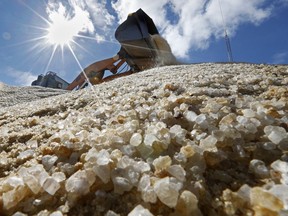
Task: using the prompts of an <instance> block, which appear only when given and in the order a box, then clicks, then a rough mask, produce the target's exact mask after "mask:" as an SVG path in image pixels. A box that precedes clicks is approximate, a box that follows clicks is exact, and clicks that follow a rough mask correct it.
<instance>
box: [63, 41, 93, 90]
mask: <svg viewBox="0 0 288 216" xmlns="http://www.w3.org/2000/svg"><path fill="white" fill-rule="evenodd" d="M67 46H68V48H69V50H70V51H71V53H72V55H73V57H74V59H75V61H76V62H77V64H78V66H79V67H80V69H81V73H82V74H83V75H84V77H85V79H86V81H87V82H88V85H89V86H90V87H91V88H92V90H93V91H94V88H93V85H92V84H91V83H90V81H89V78H88V77H87V75H86V73H85V72H84V68H83V67H82V65H81V64H80V62H79V60H78V58H77V56H76V55H75V53H74V51H73V49H72V47H71V45H70V44H67Z"/></svg>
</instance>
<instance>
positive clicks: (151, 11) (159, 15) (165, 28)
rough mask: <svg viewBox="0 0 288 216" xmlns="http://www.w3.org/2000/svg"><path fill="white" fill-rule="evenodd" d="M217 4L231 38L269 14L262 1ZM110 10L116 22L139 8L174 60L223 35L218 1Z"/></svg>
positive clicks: (130, 4)
mask: <svg viewBox="0 0 288 216" xmlns="http://www.w3.org/2000/svg"><path fill="white" fill-rule="evenodd" d="M219 1H220V0H219ZM220 2H221V6H222V11H223V16H224V20H225V26H226V27H227V30H228V32H229V34H231V35H234V34H235V32H236V30H237V29H238V27H239V26H240V25H241V24H243V23H252V24H254V25H258V24H260V23H261V22H263V20H265V19H266V18H268V17H269V16H270V14H271V8H270V7H263V5H264V3H266V2H267V1H266V0H249V1H245V3H243V1H242V0H233V1H231V0H221V1H220ZM113 7H114V9H115V10H116V12H117V14H118V16H119V20H120V21H123V20H124V19H125V18H126V17H127V15H128V14H129V13H131V12H133V11H136V10H137V9H139V8H142V9H143V10H144V11H145V12H146V13H147V14H148V15H149V16H150V17H151V18H152V19H153V20H154V22H155V24H156V25H157V27H158V28H159V30H160V33H161V34H162V35H163V36H164V37H165V38H166V39H167V40H168V42H169V43H170V45H171V48H172V51H173V53H174V54H175V55H176V56H178V57H187V55H188V52H189V50H191V49H205V48H207V47H208V46H209V40H210V39H211V38H212V37H216V38H219V37H220V36H221V35H223V32H224V29H223V22H222V17H221V12H220V7H219V3H218V0H210V1H209V0H198V1H192V0H158V1H155V0H147V1H142V0H133V1H130V0H116V1H115V2H114V3H113ZM169 7H170V8H169ZM167 8H169V10H170V11H173V12H174V13H175V17H179V19H178V20H177V21H176V22H175V21H173V22H172V21H171V20H170V21H169V19H167Z"/></svg>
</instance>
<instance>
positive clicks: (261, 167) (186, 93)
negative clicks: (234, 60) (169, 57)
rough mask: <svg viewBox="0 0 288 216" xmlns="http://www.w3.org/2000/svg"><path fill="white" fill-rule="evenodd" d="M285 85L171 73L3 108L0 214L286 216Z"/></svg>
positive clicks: (191, 69) (188, 68)
mask: <svg viewBox="0 0 288 216" xmlns="http://www.w3.org/2000/svg"><path fill="white" fill-rule="evenodd" d="M287 85H288V67H287V66H280V65H256V64H255V65H252V64H196V65H178V66H171V67H162V68H154V69H152V70H148V71H144V72H141V73H137V74H133V75H131V76H128V77H122V78H119V79H116V80H114V81H111V82H107V83H103V84H100V85H97V86H95V87H94V88H93V89H85V90H81V91H76V92H71V93H66V94H62V95H58V96H54V97H49V98H45V99H40V100H36V101H31V102H27V103H21V104H16V105H14V106H10V107H6V108H5V107H4V108H3V107H2V108H1V109H0V212H1V214H4V215H12V214H13V213H15V212H18V213H19V214H20V212H22V213H25V214H28V215H49V214H52V213H53V215H84V214H86V215H109V216H111V215H118V214H119V215H130V216H131V215H141V214H145V215H179V216H180V215H181V216H183V215H187V216H188V215H285V214H286V213H287V210H288V203H287V200H288V197H287V188H288V174H287V173H288V165H287V161H288V156H287V150H288V135H287V130H288V125H287V124H288V89H287ZM31 100H32V99H31Z"/></svg>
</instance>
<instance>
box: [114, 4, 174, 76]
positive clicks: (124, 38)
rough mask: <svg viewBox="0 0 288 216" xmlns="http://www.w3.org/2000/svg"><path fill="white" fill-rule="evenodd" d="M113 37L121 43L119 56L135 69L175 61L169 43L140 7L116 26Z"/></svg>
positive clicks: (139, 69)
mask: <svg viewBox="0 0 288 216" xmlns="http://www.w3.org/2000/svg"><path fill="white" fill-rule="evenodd" d="M115 38H116V39H117V40H118V41H119V42H120V44H121V50H120V51H119V53H118V54H119V56H120V58H125V59H126V60H127V63H128V64H129V65H130V67H131V68H132V69H134V70H135V71H141V70H145V69H148V68H152V67H155V66H158V65H168V64H175V63H176V59H175V57H174V56H173V54H172V52H171V49H170V46H169V44H168V43H167V41H166V40H165V39H164V38H162V37H161V36H160V35H159V32H158V30H157V28H156V26H155V24H154V22H153V20H152V19H151V18H150V17H149V16H148V15H147V14H146V13H145V12H144V11H143V10H142V9H139V10H138V11H136V12H135V13H132V14H130V15H129V16H128V17H127V19H126V21H124V22H123V23H122V24H121V25H120V26H119V27H118V28H117V30H116V32H115Z"/></svg>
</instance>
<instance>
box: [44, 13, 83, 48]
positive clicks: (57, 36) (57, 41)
mask: <svg viewBox="0 0 288 216" xmlns="http://www.w3.org/2000/svg"><path fill="white" fill-rule="evenodd" d="M59 15H60V14H59ZM47 31H48V33H47V35H46V38H47V40H48V42H49V43H50V44H53V45H56V46H61V47H64V46H65V45H69V44H70V43H71V42H72V41H73V38H74V37H75V36H76V35H77V33H78V30H77V29H75V27H74V25H73V21H72V20H68V19H67V18H66V17H64V16H56V17H55V18H54V20H53V22H52V23H50V26H49V27H48V29H47Z"/></svg>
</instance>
